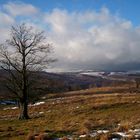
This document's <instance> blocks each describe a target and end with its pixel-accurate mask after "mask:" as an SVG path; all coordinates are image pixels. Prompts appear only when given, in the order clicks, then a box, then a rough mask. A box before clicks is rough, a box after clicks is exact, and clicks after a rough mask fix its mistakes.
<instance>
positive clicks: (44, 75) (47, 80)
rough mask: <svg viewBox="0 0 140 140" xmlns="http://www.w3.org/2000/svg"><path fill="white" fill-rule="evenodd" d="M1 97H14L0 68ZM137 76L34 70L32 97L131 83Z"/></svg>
mask: <svg viewBox="0 0 140 140" xmlns="http://www.w3.org/2000/svg"><path fill="white" fill-rule="evenodd" d="M0 75H1V76H0V98H1V99H2V98H11V96H12V97H14V96H13V95H12V94H11V93H9V91H8V90H7V89H6V88H5V87H4V84H5V77H6V76H7V73H6V72H5V71H3V70H0ZM135 77H137V74H136V73H133V74H130V73H127V72H95V71H79V72H62V73H48V72H32V77H31V80H32V81H33V83H34V85H33V88H32V89H34V90H32V92H31V93H30V95H31V97H32V98H35V99H37V98H38V97H40V96H43V95H46V94H47V93H60V92H66V91H74V90H80V89H87V88H90V87H102V86H115V85H122V84H129V83H131V82H133V80H134V78H135Z"/></svg>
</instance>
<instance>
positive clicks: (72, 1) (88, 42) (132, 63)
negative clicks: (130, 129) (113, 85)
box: [0, 0, 140, 71]
mask: <svg viewBox="0 0 140 140" xmlns="http://www.w3.org/2000/svg"><path fill="white" fill-rule="evenodd" d="M139 7H140V1H139V0H22V1H18V0H16V1H14V0H10V1H8V0H0V42H3V41H4V40H5V39H6V38H8V35H9V30H10V27H11V25H15V24H18V23H22V22H25V23H27V24H29V25H32V26H33V27H35V28H39V29H41V30H45V31H46V34H47V39H48V42H50V43H52V44H53V46H54V53H53V55H54V56H55V58H57V59H58V61H57V62H55V63H54V64H52V65H50V68H49V71H50V70H52V71H70V70H112V71H114V70H115V71H116V70H120V71H121V70H140V17H139V13H140V9H139Z"/></svg>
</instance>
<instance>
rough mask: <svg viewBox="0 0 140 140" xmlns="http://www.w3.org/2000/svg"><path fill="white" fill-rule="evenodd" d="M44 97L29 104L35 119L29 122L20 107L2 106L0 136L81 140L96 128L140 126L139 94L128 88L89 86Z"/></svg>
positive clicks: (6, 138)
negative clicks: (22, 118)
mask: <svg viewBox="0 0 140 140" xmlns="http://www.w3.org/2000/svg"><path fill="white" fill-rule="evenodd" d="M45 98H46V97H43V99H42V101H41V102H40V103H37V104H34V105H30V107H29V112H30V116H31V118H32V119H29V120H27V121H19V120H17V117H18V109H17V108H15V107H14V108H13V107H9V106H8V107H7V106H1V110H0V139H2V140H24V139H25V138H26V137H27V135H28V134H29V133H31V132H32V133H40V132H46V133H49V135H51V136H52V137H56V138H58V137H63V136H66V135H70V136H74V135H75V136H81V139H82V136H83V137H84V135H85V134H90V133H91V132H93V131H95V130H111V131H117V129H122V131H127V130H130V129H131V130H134V129H139V128H140V117H139V116H140V93H139V92H136V91H130V90H129V89H128V88H127V87H123V88H122V87H108V88H107V87H106V88H97V89H88V90H84V91H76V92H69V93H63V94H59V96H58V95H54V94H53V95H49V99H45ZM47 98H48V97H47ZM124 129H125V130H124Z"/></svg>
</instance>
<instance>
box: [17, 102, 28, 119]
mask: <svg viewBox="0 0 140 140" xmlns="http://www.w3.org/2000/svg"><path fill="white" fill-rule="evenodd" d="M19 109H20V115H19V119H20V120H26V119H29V116H28V103H27V101H22V102H21V101H20V104H19Z"/></svg>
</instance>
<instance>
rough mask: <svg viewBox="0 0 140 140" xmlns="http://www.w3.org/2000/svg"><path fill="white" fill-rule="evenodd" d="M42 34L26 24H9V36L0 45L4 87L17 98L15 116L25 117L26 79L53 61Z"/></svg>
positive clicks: (26, 109) (26, 113)
mask: <svg viewBox="0 0 140 140" xmlns="http://www.w3.org/2000/svg"><path fill="white" fill-rule="evenodd" d="M45 42H46V38H45V34H44V32H42V31H36V30H35V29H34V28H33V27H28V26H27V25H26V24H24V23H23V24H21V25H18V26H12V28H11V35H10V39H8V40H6V41H5V43H4V44H1V46H0V47H1V48H0V64H1V68H2V69H3V70H5V71H6V72H7V73H8V77H7V80H8V82H7V84H6V86H7V88H8V89H9V90H10V91H11V92H12V93H13V94H14V95H15V96H16V97H17V99H18V101H19V108H20V115H19V119H28V118H29V116H28V95H29V92H30V90H29V89H30V82H29V78H30V76H31V73H32V72H33V71H40V70H42V69H44V68H46V67H47V66H48V64H49V63H50V62H53V61H54V60H53V59H51V58H50V57H49V54H50V53H51V50H52V49H51V48H52V45H50V44H48V43H45Z"/></svg>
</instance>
